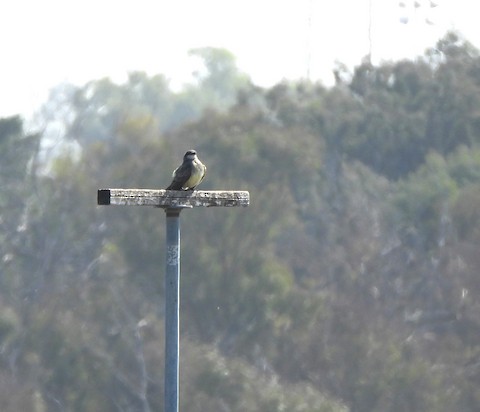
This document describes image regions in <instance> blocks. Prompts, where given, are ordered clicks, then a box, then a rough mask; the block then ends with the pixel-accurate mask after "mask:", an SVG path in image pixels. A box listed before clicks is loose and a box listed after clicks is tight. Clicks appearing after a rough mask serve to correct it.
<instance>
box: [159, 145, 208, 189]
mask: <svg viewBox="0 0 480 412" xmlns="http://www.w3.org/2000/svg"><path fill="white" fill-rule="evenodd" d="M206 172H207V167H206V166H205V165H204V164H203V163H202V162H201V161H200V159H199V158H198V157H197V152H196V151H195V150H188V151H187V152H186V153H185V155H184V156H183V163H182V164H181V165H180V166H178V167H177V168H176V169H175V170H174V171H173V174H172V177H173V180H172V183H170V186H168V187H167V190H193V189H195V188H196V187H197V186H198V185H199V184H200V182H201V181H202V180H203V179H204V178H205V174H206Z"/></svg>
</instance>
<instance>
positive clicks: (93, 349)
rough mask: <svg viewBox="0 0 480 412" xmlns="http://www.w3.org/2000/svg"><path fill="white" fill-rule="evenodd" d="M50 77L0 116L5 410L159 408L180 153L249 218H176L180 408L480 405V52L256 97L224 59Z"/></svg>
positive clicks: (0, 355)
mask: <svg viewBox="0 0 480 412" xmlns="http://www.w3.org/2000/svg"><path fill="white" fill-rule="evenodd" d="M192 53H194V54H195V55H196V56H198V57H199V58H201V59H202V61H203V62H204V67H205V70H204V71H203V72H202V73H200V74H198V77H197V81H196V83H194V84H191V85H189V86H187V87H185V88H184V89H182V90H181V91H173V90H172V89H171V88H170V86H169V82H168V80H167V79H166V78H165V77H164V76H163V75H161V74H158V75H155V76H148V75H147V74H145V73H141V72H137V73H131V74H130V76H129V79H128V81H127V82H126V83H124V84H116V83H114V82H112V81H111V80H109V79H99V80H93V81H91V82H90V83H88V84H86V85H84V86H82V87H76V86H72V85H63V86H59V87H58V88H57V89H56V90H54V91H53V92H52V94H51V97H50V99H49V101H48V102H46V103H45V105H44V107H43V110H42V114H41V116H42V124H43V127H42V130H40V131H38V132H37V133H27V132H26V131H25V127H24V125H23V123H22V120H21V119H20V118H19V117H12V118H4V119H0V147H1V150H0V156H1V160H0V182H1V187H2V192H1V195H0V202H1V203H0V204H1V209H0V225H1V229H2V230H1V231H0V233H1V234H0V236H1V237H2V238H3V239H2V242H1V243H0V248H1V255H0V256H1V259H2V265H1V268H2V271H1V276H0V410H2V411H4V412H13V411H15V412H16V411H34V412H46V411H48V412H50V411H52V412H53V411H79V412H80V411H82V412H84V411H91V412H93V411H104V412H110V411H111V412H117V411H129V412H134V411H135V412H136V411H141V412H147V411H163V361H164V358H163V356H164V353H163V340H164V329H163V311H164V308H163V305H164V298H163V289H164V287H163V276H164V263H165V256H164V250H165V234H164V220H165V219H164V214H163V212H162V211H160V210H158V209H154V208H121V207H109V208H105V207H98V206H96V191H97V189H98V188H103V187H142V188H165V187H166V186H167V185H168V184H169V183H170V178H171V171H172V170H173V169H174V167H176V166H177V165H178V163H179V161H180V160H181V157H182V155H183V153H184V152H185V150H187V149H190V148H195V149H196V150H197V151H198V153H199V157H200V158H201V160H202V161H203V162H204V163H205V164H206V165H207V167H208V176H207V178H206V179H205V181H204V182H203V183H202V186H201V188H202V189H205V190H208V189H211V190H213V189H218V190H222V189H224V190H249V191H250V196H251V205H250V206H249V207H248V208H245V209H243V208H242V209H240V208H238V209H227V210H221V208H220V210H213V209H205V210H204V209H201V208H197V209H195V210H193V211H184V212H183V213H182V279H181V282H182V286H181V291H182V296H181V356H182V357H181V363H180V375H181V388H180V409H181V410H182V411H188V412H197V411H198V412H204V411H228V412H244V411H252V412H253V411H258V412H277V411H289V412H385V411H388V412H412V411H422V412H451V411H459V412H460V411H461V412H477V411H478V410H480V298H479V294H480V275H479V269H480V255H479V253H478V250H479V246H480V51H479V50H477V49H475V48H474V47H473V46H472V45H471V44H470V43H468V41H466V40H465V39H463V38H461V37H460V36H459V35H457V34H454V33H449V34H447V35H446V36H445V37H444V38H443V39H442V40H440V41H439V42H438V44H437V45H436V46H435V47H432V48H431V49H430V50H427V51H426V52H425V54H424V55H423V56H422V57H420V58H418V59H417V60H415V61H398V62H386V63H383V64H381V65H379V66H373V65H371V64H370V63H368V62H363V63H361V64H360V65H359V66H358V67H356V68H355V69H354V70H353V71H352V72H349V71H348V70H346V69H342V71H341V72H337V73H336V79H337V83H336V84H335V85H334V86H332V87H325V86H323V85H322V84H319V83H313V82H310V81H304V80H302V81H300V80H299V81H297V82H288V83H287V82H285V83H280V84H278V85H276V86H273V87H271V88H261V87H258V86H255V85H254V84H252V82H251V81H250V79H249V77H248V75H247V74H245V73H242V72H240V71H239V70H238V69H237V66H236V64H235V58H234V56H233V55H232V54H231V53H229V52H228V51H225V50H220V49H213V48H207V49H198V50H194V51H192Z"/></svg>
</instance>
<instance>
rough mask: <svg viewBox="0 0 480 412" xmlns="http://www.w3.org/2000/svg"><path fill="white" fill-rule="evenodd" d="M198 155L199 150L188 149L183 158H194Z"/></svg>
mask: <svg viewBox="0 0 480 412" xmlns="http://www.w3.org/2000/svg"><path fill="white" fill-rule="evenodd" d="M195 157H197V152H196V151H195V150H188V151H187V153H185V156H183V160H194V159H195Z"/></svg>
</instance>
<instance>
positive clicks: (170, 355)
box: [165, 208, 182, 412]
mask: <svg viewBox="0 0 480 412" xmlns="http://www.w3.org/2000/svg"><path fill="white" fill-rule="evenodd" d="M181 210H182V209H181V208H168V209H166V210H165V212H166V214H167V262H166V266H167V270H166V274H165V412H178V364H179V321H180V319H179V313H180V211H181Z"/></svg>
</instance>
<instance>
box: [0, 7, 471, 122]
mask: <svg viewBox="0 0 480 412" xmlns="http://www.w3.org/2000/svg"><path fill="white" fill-rule="evenodd" d="M415 3H416V5H415ZM475 3H476V2H475V1H473V0H433V1H431V0H416V1H412V0H330V1H327V0H241V1H237V0H176V1H164V0H135V1H133V0H129V1H127V0H81V1H80V0H76V1H73V0H41V1H39V0H15V1H3V2H1V3H0V56H1V59H0V117H6V116H10V115H15V114H21V115H22V116H24V117H25V118H27V119H28V118H29V117H30V116H32V114H33V113H34V112H35V111H37V110H38V109H39V107H40V106H41V104H42V103H44V102H45V101H46V100H47V99H48V94H49V91H50V90H51V88H53V87H55V86H57V85H59V84H61V83H65V82H68V83H73V84H75V85H79V86H81V85H83V84H85V83H86V82H88V81H91V80H95V79H99V78H102V77H110V78H111V79H112V80H114V81H116V82H122V81H124V80H125V79H126V76H127V74H128V73H129V72H131V71H136V70H139V71H145V72H147V73H149V74H151V75H152V74H156V73H162V74H164V75H166V76H167V78H168V79H170V82H171V85H172V87H174V88H180V87H181V85H182V84H184V83H186V82H188V81H190V80H191V79H192V77H191V74H192V72H193V71H194V70H196V64H198V62H195V61H194V60H193V58H192V57H189V55H188V51H189V50H190V49H192V48H198V47H221V48H225V49H227V50H229V51H230V52H232V53H233V54H234V55H235V57H236V61H237V65H238V67H239V69H240V70H241V71H243V72H245V73H246V74H248V75H249V76H250V77H251V79H252V81H253V82H254V83H256V84H257V85H259V86H263V87H269V86H272V85H273V84H276V83H278V82H280V81H282V80H298V79H302V78H309V79H311V80H314V81H317V80H318V81H321V82H323V83H324V84H326V85H329V84H331V83H332V81H333V78H332V69H333V67H334V65H335V62H341V63H344V64H346V65H347V67H349V68H353V67H354V66H355V65H358V64H359V63H360V62H361V60H362V58H363V57H365V56H366V55H367V54H368V53H369V52H370V51H371V53H372V61H373V63H374V64H378V63H381V62H382V61H388V60H399V59H403V58H414V57H415V56H418V55H420V54H422V53H423V51H424V50H425V49H426V48H427V47H432V46H434V45H435V43H436V41H437V40H438V39H439V38H441V37H442V36H443V35H444V34H445V33H446V32H447V30H451V29H455V30H458V31H460V32H461V33H462V34H463V35H464V36H465V37H466V38H467V40H469V41H470V42H471V43H473V44H474V45H475V46H476V47H477V48H480V30H478V21H477V20H478V19H477V18H476V17H477V15H478V10H477V9H478V6H476V5H475ZM416 6H417V7H416Z"/></svg>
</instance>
